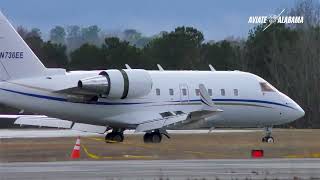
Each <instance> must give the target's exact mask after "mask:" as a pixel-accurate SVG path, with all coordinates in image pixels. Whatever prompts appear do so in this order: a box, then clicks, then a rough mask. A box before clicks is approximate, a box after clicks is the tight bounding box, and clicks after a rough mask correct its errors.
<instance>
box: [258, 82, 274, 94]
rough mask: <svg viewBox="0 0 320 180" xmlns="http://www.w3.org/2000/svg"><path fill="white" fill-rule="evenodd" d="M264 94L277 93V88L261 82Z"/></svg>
mask: <svg viewBox="0 0 320 180" xmlns="http://www.w3.org/2000/svg"><path fill="white" fill-rule="evenodd" d="M260 87H261V91H262V92H275V91H276V90H275V88H274V87H273V86H271V85H270V84H269V83H267V82H260Z"/></svg>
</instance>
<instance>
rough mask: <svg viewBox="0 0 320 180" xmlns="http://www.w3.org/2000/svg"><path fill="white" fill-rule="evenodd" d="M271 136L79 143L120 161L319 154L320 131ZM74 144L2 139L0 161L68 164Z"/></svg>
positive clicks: (243, 134) (194, 136) (278, 132)
mask: <svg viewBox="0 0 320 180" xmlns="http://www.w3.org/2000/svg"><path fill="white" fill-rule="evenodd" d="M273 135H274V137H275V140H276V142H275V143H274V144H265V143H261V138H262V136H263V133H262V132H240V133H239V132H232V133H210V134H172V135H171V139H166V138H164V140H163V142H162V143H161V144H144V143H143V141H142V135H126V139H125V142H124V143H108V144H106V143H104V142H102V141H97V140H93V139H92V138H82V139H81V143H82V144H83V145H85V147H87V148H88V151H89V152H90V153H93V154H95V155H98V156H101V157H106V158H111V159H119V160H120V159H213V158H214V159H216V158H250V156H251V150H252V149H263V150H264V151H265V157H266V158H270V157H272V158H282V157H287V156H290V155H294V156H292V157H315V156H314V154H318V153H320V141H319V138H320V130H294V129H288V130H282V129H277V130H274V132H273ZM98 138H100V139H102V138H103V136H99V137H98ZM74 143H75V138H37V139H35V138H33V139H1V140H0V161H1V162H14V161H20V162H21V161H62V160H70V158H69V156H70V153H71V150H72V149H73V146H74ZM128 155H129V156H128ZM81 156H82V157H81V160H92V159H91V158H90V157H88V156H87V155H86V154H85V152H84V151H83V149H82V150H81ZM102 159H103V158H102Z"/></svg>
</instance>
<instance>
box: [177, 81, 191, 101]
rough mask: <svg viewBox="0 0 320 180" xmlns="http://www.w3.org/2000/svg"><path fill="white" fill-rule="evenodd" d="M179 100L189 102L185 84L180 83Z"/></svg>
mask: <svg viewBox="0 0 320 180" xmlns="http://www.w3.org/2000/svg"><path fill="white" fill-rule="evenodd" d="M179 87H180V102H181V103H185V102H189V89H188V85H187V84H180V85H179Z"/></svg>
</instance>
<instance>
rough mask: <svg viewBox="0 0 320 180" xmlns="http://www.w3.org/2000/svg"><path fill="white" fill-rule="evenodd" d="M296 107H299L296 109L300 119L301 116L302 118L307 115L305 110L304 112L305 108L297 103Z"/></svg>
mask: <svg viewBox="0 0 320 180" xmlns="http://www.w3.org/2000/svg"><path fill="white" fill-rule="evenodd" d="M296 107H297V109H296V111H297V112H296V117H297V118H296V119H299V118H302V117H303V116H304V115H305V112H304V110H303V109H302V108H301V107H300V106H299V105H298V104H297V103H296Z"/></svg>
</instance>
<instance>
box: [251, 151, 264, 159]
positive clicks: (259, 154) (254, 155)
mask: <svg viewBox="0 0 320 180" xmlns="http://www.w3.org/2000/svg"><path fill="white" fill-rule="evenodd" d="M263 155H264V152H263V150H261V149H253V150H251V157H252V158H262V157H263Z"/></svg>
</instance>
